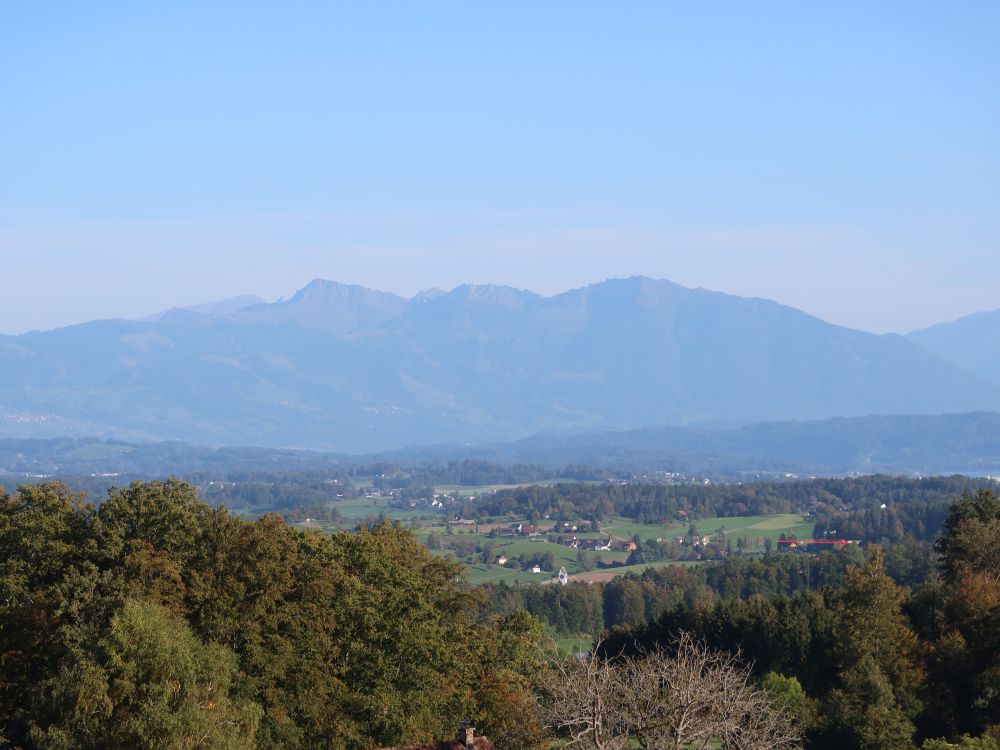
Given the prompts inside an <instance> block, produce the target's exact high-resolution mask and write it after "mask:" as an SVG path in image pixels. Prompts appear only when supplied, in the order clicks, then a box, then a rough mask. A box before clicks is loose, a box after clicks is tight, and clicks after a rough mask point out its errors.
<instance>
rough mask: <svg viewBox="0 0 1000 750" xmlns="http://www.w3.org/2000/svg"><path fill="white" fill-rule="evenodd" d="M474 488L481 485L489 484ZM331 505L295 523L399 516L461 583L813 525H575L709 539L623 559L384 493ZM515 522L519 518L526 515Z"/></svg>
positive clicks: (754, 519)
mask: <svg viewBox="0 0 1000 750" xmlns="http://www.w3.org/2000/svg"><path fill="white" fill-rule="evenodd" d="M441 489H447V488H444V487H442V488H441ZM475 489H477V490H480V491H489V489H490V488H486V487H484V488H475ZM337 509H338V512H339V513H340V515H341V518H342V519H343V520H342V521H341V522H340V523H339V524H331V523H322V522H320V523H317V522H315V521H312V522H309V523H304V524H302V526H304V527H306V528H314V529H320V530H324V531H331V530H334V529H336V528H350V527H353V526H354V525H356V524H357V523H358V522H359V521H362V520H363V519H365V518H370V517H377V516H380V515H381V516H384V517H388V518H392V519H395V520H399V521H401V522H403V523H405V524H407V525H408V526H410V527H411V528H412V529H413V532H414V534H415V536H416V537H417V538H418V539H419V540H420V541H421V542H422V543H423V544H425V545H426V546H428V547H429V548H430V549H431V550H432V551H433V552H435V553H436V554H440V555H442V556H446V557H449V558H451V559H453V560H456V561H457V562H460V563H461V564H462V565H463V567H464V568H465V571H466V577H467V579H468V581H469V582H470V583H472V584H474V585H475V584H480V583H499V582H500V581H504V582H506V583H509V584H520V583H531V582H535V583H537V582H543V581H547V580H551V579H553V578H554V576H555V574H556V573H557V572H558V570H559V568H561V567H565V568H566V570H567V572H568V573H569V574H570V578H571V580H586V581H599V580H609V579H610V578H613V577H615V576H619V575H623V574H625V573H628V572H641V571H642V570H644V569H646V568H648V567H660V566H663V565H677V564H684V565H691V564H697V563H698V561H699V558H705V557H714V556H717V555H718V554H720V553H719V552H717V551H716V550H719V549H734V548H736V546H737V545H739V547H740V548H741V549H742V550H744V551H745V552H746V553H748V554H755V553H760V552H763V551H764V550H765V549H766V547H767V546H768V545H769V544H771V545H773V543H774V542H776V541H777V540H778V539H779V538H780V537H781V536H782V535H784V536H786V537H796V538H809V537H811V536H812V531H813V525H814V524H813V523H812V522H811V521H808V520H806V519H805V518H804V517H803V516H801V515H797V514H791V513H785V514H776V515H757V516H732V517H722V518H705V519H696V520H683V521H680V520H678V521H675V522H673V523H668V524H643V523H638V522H636V521H632V520H630V519H626V518H621V517H615V518H612V519H609V520H607V521H606V522H603V523H601V524H599V532H584V531H580V532H579V533H578V534H574V536H577V537H578V538H579V539H581V540H582V539H587V538H590V539H597V538H600V539H607V538H611V539H614V540H618V541H628V540H633V541H635V542H636V543H637V544H640V545H647V547H646V548H647V549H650V548H653V549H656V548H658V547H651V545H653V544H654V543H655V544H656V545H660V544H676V543H675V542H674V541H673V540H674V539H675V538H678V537H684V538H687V537H688V536H689V534H690V533H691V532H694V533H695V534H696V535H700V536H702V537H704V538H710V539H711V544H712V545H714V546H713V547H711V548H709V546H708V545H707V544H706V545H705V549H704V550H703V551H702V548H701V547H700V546H699V547H697V548H696V549H691V550H689V551H688V552H687V554H686V557H688V558H691V559H657V560H649V561H644V562H640V563H638V564H632V565H625V562H626V561H627V560H628V559H629V552H628V551H624V550H617V551H616V550H585V549H578V548H575V547H571V546H567V545H566V544H560V543H557V541H555V537H554V536H553V535H552V534H550V533H543V534H539V535H537V536H530V537H529V536H505V535H500V534H498V532H499V531H500V530H502V529H505V528H507V527H508V526H509V525H510V524H511V523H512V522H511V521H510V520H509V519H502V520H500V519H498V520H496V521H493V522H484V523H482V524H473V523H470V524H468V525H455V524H448V523H446V522H445V519H449V518H450V517H451V516H450V515H449V514H446V513H442V512H437V513H434V512H432V511H429V510H428V509H427V508H420V509H416V508H405V507H404V508H401V507H399V504H398V503H391V501H390V499H386V498H371V497H361V498H351V499H348V500H344V501H343V502H339V503H337ZM522 522H524V523H527V521H526V520H522ZM541 527H542V528H543V529H546V531H549V530H551V528H552V526H551V522H545V521H543V522H542V524H541ZM491 532H492V533H491ZM685 543H688V542H685ZM696 550H697V551H696ZM501 558H507V561H506V564H503V565H502V564H499V563H498V560H499V559H501ZM536 563H537V564H539V565H540V567H541V572H538V573H534V572H531V566H533V565H534V564H536ZM526 568H527V569H526Z"/></svg>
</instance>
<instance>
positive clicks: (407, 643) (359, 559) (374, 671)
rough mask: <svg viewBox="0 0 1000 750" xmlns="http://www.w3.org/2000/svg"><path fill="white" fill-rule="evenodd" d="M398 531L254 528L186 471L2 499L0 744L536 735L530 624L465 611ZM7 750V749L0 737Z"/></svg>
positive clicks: (292, 742)
mask: <svg viewBox="0 0 1000 750" xmlns="http://www.w3.org/2000/svg"><path fill="white" fill-rule="evenodd" d="M476 596H477V594H476V593H475V592H471V591H469V590H468V588H467V587H465V586H464V585H463V584H462V583H461V575H460V569H459V568H458V567H457V566H456V565H454V564H452V563H449V562H448V561H446V560H443V559H441V558H439V557H434V556H432V555H431V554H430V553H429V552H428V550H427V549H426V548H425V547H423V546H422V545H420V544H419V543H417V542H416V541H415V540H414V538H413V537H412V535H411V534H410V533H409V532H408V531H406V530H404V529H401V528H398V527H396V526H393V525H389V524H383V525H380V526H378V527H376V528H373V529H367V528H365V529H361V530H360V531H359V532H358V533H355V534H347V533H342V534H334V535H326V534H320V533H308V532H303V531H299V530H296V529H293V528H291V527H289V526H288V525H286V524H285V523H284V522H283V521H282V520H281V519H280V518H279V517H276V516H273V515H269V516H264V517H261V518H259V519H257V520H253V521H249V520H244V519H242V518H239V517H236V516H234V515H232V514H230V513H229V512H228V511H226V510H225V509H222V508H213V507H210V506H209V505H207V504H205V503H203V502H201V501H200V500H199V499H198V498H197V495H196V493H195V491H194V489H193V488H192V487H191V486H189V485H186V484H184V483H181V482H177V481H166V482H158V481H156V482H147V483H133V484H131V485H130V486H128V487H126V488H114V489H112V490H111V491H110V492H109V493H108V495H107V497H106V498H105V499H104V501H103V502H102V503H101V504H100V506H94V505H93V504H90V503H87V502H85V501H84V499H83V498H82V497H81V496H79V495H76V494H74V493H72V492H70V491H69V490H67V489H66V488H65V487H63V486H61V485H58V484H43V485H36V486H23V487H21V488H20V489H19V490H17V491H16V492H13V493H10V494H7V493H3V492H0V675H2V677H0V735H3V736H4V737H5V738H6V741H7V742H8V743H10V745H9V746H11V747H14V746H17V747H24V748H32V749H37V750H41V749H43V748H51V749H53V750H55V749H59V750H62V749H66V750H68V749H69V748H95V749H96V748H152V747H157V748H164V747H167V748H183V747H212V748H254V747H260V748H272V747H282V748H344V749H345V750H346V749H347V748H365V747H378V746H382V745H387V744H395V743H401V742H403V741H407V742H410V741H421V740H422V741H429V740H430V739H432V738H434V737H442V736H450V734H451V732H452V731H453V729H454V727H453V724H454V721H455V720H456V717H461V718H466V719H470V720H473V721H475V722H477V725H478V726H479V727H481V728H482V729H483V730H484V731H487V732H489V733H491V734H492V735H493V736H494V737H495V738H496V739H497V740H498V741H500V742H502V743H503V744H504V745H505V746H508V747H512V748H530V747H534V746H536V745H537V737H536V733H537V732H538V731H539V728H538V727H537V724H535V723H532V722H531V721H530V720H529V721H525V720H523V717H525V716H528V717H530V716H531V715H532V713H531V710H530V709H531V706H532V705H533V704H532V698H531V687H532V682H531V678H532V676H533V675H535V674H537V672H538V671H539V669H540V668H541V662H540V657H539V651H538V649H537V644H538V642H539V639H540V632H539V625H538V623H537V621H535V620H534V619H533V618H531V617H530V616H528V615H526V614H524V613H522V612H514V613H511V614H510V615H508V616H504V617H488V618H480V617H477V616H476V615H477V610H478V604H477V603H476ZM0 746H2V742H0Z"/></svg>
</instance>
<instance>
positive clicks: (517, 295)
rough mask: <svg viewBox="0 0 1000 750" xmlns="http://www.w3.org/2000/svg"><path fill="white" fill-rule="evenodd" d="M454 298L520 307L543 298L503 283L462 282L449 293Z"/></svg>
mask: <svg viewBox="0 0 1000 750" xmlns="http://www.w3.org/2000/svg"><path fill="white" fill-rule="evenodd" d="M448 296H450V297H452V298H454V299H461V300H470V301H475V302H486V303H491V304H496V305H504V306H507V307H513V306H517V307H520V306H522V305H524V304H525V303H526V302H529V301H531V300H538V299H543V298H542V296H541V295H539V294H536V293H535V292H529V291H527V290H525V289H518V288H516V287H512V286H505V285H502V284H462V285H461V286H457V287H455V288H454V289H452V290H451V292H449V293H448Z"/></svg>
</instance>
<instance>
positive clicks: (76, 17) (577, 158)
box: [0, 0, 1000, 333]
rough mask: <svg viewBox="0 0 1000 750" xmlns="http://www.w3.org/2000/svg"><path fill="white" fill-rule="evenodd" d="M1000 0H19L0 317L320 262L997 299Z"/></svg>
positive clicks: (0, 18) (87, 308) (6, 88)
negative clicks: (758, 0)
mask: <svg viewBox="0 0 1000 750" xmlns="http://www.w3.org/2000/svg"><path fill="white" fill-rule="evenodd" d="M998 92H1000V3H996V2H961V3H941V2H935V3H929V2H928V3H923V2H916V1H912V0H911V1H908V2H898V3H896V2H856V3H850V2H845V3H829V4H825V5H824V6H822V7H821V4H818V3H801V2H788V3H714V2H705V3H684V4H681V3H668V2H651V3H640V2H636V3H588V2H580V1H579V0H578V1H576V2H565V3H563V2H545V3H539V2H504V3H468V2H461V3H459V2H455V3H443V2H441V3H438V2H427V3H413V2H399V3H379V2H371V3H320V2H316V3H305V2H287V3H253V2H240V3H235V2H234V3H226V2H214V3H183V2H177V3H169V4H168V3H134V2H133V3H114V2H103V3H74V2H62V3H59V2H42V1H40V2H30V3H28V2H21V3H7V4H4V6H3V8H2V9H0V115H2V116H0V261H2V267H0V271H2V275H0V278H2V285H3V286H2V292H3V298H4V300H5V302H6V304H5V305H4V306H3V308H2V311H0V332H3V333H18V332H22V331H25V330H29V329H32V328H49V327H53V326H57V325H64V324H67V323H72V322H78V321H82V320H87V319H91V318H97V317H130V316H139V315H142V314H144V313H149V312H153V311H156V310H158V309H161V308H164V307H169V306H171V305H174V304H195V303H198V302H204V301H208V300H212V299H219V298H223V297H227V296H232V295H236V294H243V293H256V294H260V295H261V296H263V297H265V298H268V299H274V298H277V297H278V296H280V295H288V294H290V293H292V292H293V291H294V290H295V289H297V288H298V287H301V286H303V285H304V284H305V283H306V282H308V281H309V280H310V279H312V278H314V277H323V278H330V279H335V280H338V281H344V282H351V283H361V284H365V285H367V286H372V287H375V288H380V289H386V290H390V291H395V292H398V293H402V294H407V295H409V294H412V293H414V292H416V291H418V290H419V289H421V288H426V287H430V286H437V287H442V288H450V287H452V286H454V285H457V284H459V283H462V282H469V281H472V282H488V281H492V282H497V283H508V284H513V285H515V286H520V287H525V288H530V289H533V290H535V291H539V292H543V293H551V292H557V291H561V290H563V289H567V288H570V287H574V286H579V285H582V284H586V283H589V282H593V281H597V280H600V279H603V278H606V277H610V276H626V275H632V274H645V275H649V276H655V277H663V278H669V279H672V280H674V281H677V282H678V283H682V284H685V285H688V286H703V287H706V288H711V289H718V290H721V291H726V292H731V293H734V294H742V295H747V296H765V297H770V298H773V299H777V300H778V301H781V302H785V303H787V304H791V305H794V306H796V307H800V308H802V309H804V310H806V311H808V312H810V313H813V314H816V315H819V316H820V317H823V318H825V319H827V320H830V321H832V322H836V323H841V324H844V325H850V326H852V327H857V328H863V329H866V330H872V331H879V332H881V331H908V330H911V329H914V328H918V327H921V326H924V325H927V324H930V323H933V322H937V321H940V320H946V319H952V318H955V317H958V316H960V315H963V314H967V313H970V312H974V311H977V310H984V309H994V308H997V307H1000V293H998V291H997V290H998V288H1000V135H998V134H1000V93H998Z"/></svg>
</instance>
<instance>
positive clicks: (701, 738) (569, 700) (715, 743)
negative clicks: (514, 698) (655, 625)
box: [542, 634, 801, 750]
mask: <svg viewBox="0 0 1000 750" xmlns="http://www.w3.org/2000/svg"><path fill="white" fill-rule="evenodd" d="M671 646H672V648H671V650H670V653H668V652H667V651H664V650H657V651H651V652H648V653H647V652H643V653H640V654H639V655H638V656H636V657H633V658H627V657H624V656H618V657H613V658H609V659H603V658H601V657H599V656H597V655H596V651H597V650H596V649H595V652H594V653H592V654H590V655H588V656H587V657H585V658H576V659H567V660H565V661H562V662H561V663H560V664H559V665H558V668H557V669H556V670H555V671H554V672H553V673H552V676H551V678H550V679H549V680H548V682H547V684H546V685H545V686H544V689H543V695H542V707H543V711H544V715H545V720H546V723H547V724H548V725H549V726H550V727H551V728H552V729H553V730H555V731H556V732H557V733H559V734H560V735H561V736H563V737H565V740H566V741H565V745H564V746H565V747H567V748H568V747H574V748H580V750H621V749H623V748H628V747H631V746H634V745H633V743H634V744H637V745H638V746H639V747H641V748H646V749H647V750H682V749H687V748H695V749H701V748H708V747H709V746H711V747H721V748H723V750H763V749H764V748H769V749H774V750H793V748H798V747H801V740H800V737H799V735H798V732H797V731H796V728H795V726H794V723H793V721H792V720H791V717H789V716H788V715H787V714H786V713H785V712H783V711H782V710H781V709H779V708H778V707H777V706H775V705H774V704H773V703H772V702H771V700H770V699H769V697H768V695H767V693H765V692H764V691H763V690H761V689H759V688H758V687H757V686H756V685H755V684H754V683H753V680H752V678H751V674H750V667H749V666H747V665H746V664H743V663H742V662H741V660H740V657H739V654H735V655H734V654H727V653H723V652H718V651H711V650H709V649H708V648H706V647H705V646H704V644H702V643H700V642H698V641H696V640H695V639H694V638H692V637H691V636H690V635H688V634H682V635H681V636H680V637H679V638H677V640H676V641H675V642H674V643H672V644H671Z"/></svg>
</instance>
